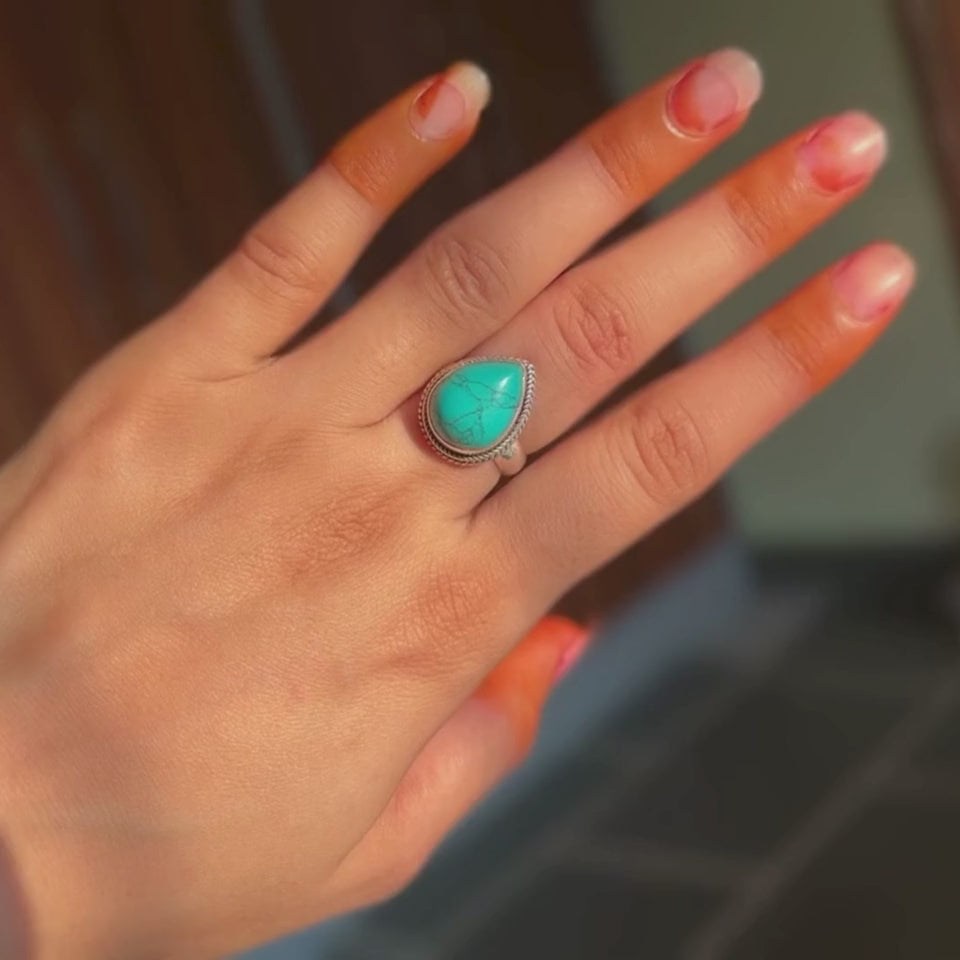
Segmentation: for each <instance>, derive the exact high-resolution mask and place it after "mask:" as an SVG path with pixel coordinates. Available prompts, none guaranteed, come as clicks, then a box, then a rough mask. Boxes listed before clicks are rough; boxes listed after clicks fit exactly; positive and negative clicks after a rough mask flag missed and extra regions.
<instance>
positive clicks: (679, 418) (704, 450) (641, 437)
mask: <svg viewBox="0 0 960 960" xmlns="http://www.w3.org/2000/svg"><path fill="white" fill-rule="evenodd" d="M623 434H624V435H623V437H622V444H623V448H624V449H623V451H622V453H621V459H622V461H623V463H624V465H625V466H626V469H627V471H628V473H629V479H630V481H631V483H632V484H633V485H635V486H636V487H639V488H640V489H641V490H642V491H643V493H644V494H645V495H646V496H647V497H649V498H650V500H651V501H653V502H654V503H656V504H658V505H660V506H671V507H672V506H676V505H677V504H679V503H683V502H685V501H686V499H687V498H689V497H690V496H691V495H692V494H694V493H695V492H697V491H699V490H700V489H701V488H702V487H703V486H704V485H705V484H706V483H707V482H708V480H709V477H710V456H709V449H708V446H707V443H706V439H705V437H704V435H703V431H702V429H701V427H700V425H699V424H698V423H697V421H696V419H695V418H694V417H693V416H692V415H691V413H690V412H689V410H687V409H686V408H685V407H684V406H683V404H681V403H673V404H670V405H666V404H664V403H660V404H657V405H655V406H645V407H642V408H640V409H638V410H636V411H635V412H634V415H633V416H631V417H628V418H627V420H626V428H625V430H624V431H623Z"/></svg>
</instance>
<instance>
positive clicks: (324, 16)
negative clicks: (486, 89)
mask: <svg viewBox="0 0 960 960" xmlns="http://www.w3.org/2000/svg"><path fill="white" fill-rule="evenodd" d="M462 57H473V58H475V59H477V60H478V61H479V62H481V63H483V64H484V65H485V66H486V67H487V68H488V70H489V71H490V73H491V75H492V76H493V78H494V85H495V96H494V101H493V105H492V107H491V109H490V110H489V111H488V113H487V114H486V115H485V117H484V122H483V125H482V128H481V131H480V133H479V135H478V137H477V139H476V141H475V143H473V144H472V145H471V146H470V147H469V148H468V149H467V150H466V151H465V152H464V154H463V155H462V156H461V157H459V158H458V159H457V160H456V161H454V163H453V164H451V166H450V167H449V168H448V169H446V170H445V171H443V172H442V173H441V174H440V175H439V176H438V177H436V178H435V179H434V180H433V181H432V182H431V183H430V184H428V185H427V187H426V188H425V189H424V190H423V191H422V192H421V193H420V194H419V195H418V196H417V197H416V198H415V199H414V201H413V202H411V203H410V204H408V205H407V207H406V208H405V209H404V210H403V211H401V213H400V214H399V215H398V216H397V217H395V218H394V220H393V221H392V222H391V223H390V224H389V225H388V226H387V228H386V229H385V230H384V231H383V233H382V235H381V236H380V237H379V238H378V239H377V241H376V242H375V243H374V245H373V247H372V248H371V250H370V251H369V252H368V254H367V255H366V256H365V257H364V258H363V260H362V261H361V263H360V264H359V266H358V268H357V270H356V271H355V273H354V275H353V276H352V277H351V278H350V281H349V283H348V285H347V287H346V288H345V290H344V291H342V292H341V294H340V296H339V297H338V298H337V301H336V304H335V306H336V307H339V308H342V306H344V305H345V304H347V303H349V302H350V300H351V299H352V298H354V297H356V296H358V295H359V294H361V293H362V292H363V290H365V289H366V288H367V287H368V286H369V285H370V284H371V283H372V282H373V281H374V280H375V279H376V278H377V277H378V276H380V275H381V274H382V273H383V272H384V270H385V269H387V268H388V267H389V266H390V265H391V264H393V263H395V262H396V261H397V260H398V259H399V258H400V257H401V256H403V254H404V253H405V252H406V251H408V250H409V249H410V247H411V246H412V245H413V244H414V243H415V242H416V241H417V240H419V239H420V238H421V237H423V236H424V235H425V234H426V233H427V231H428V230H430V229H431V228H432V227H433V226H435V225H436V224H437V223H439V222H440V221H441V220H442V219H443V218H444V217H446V216H447V215H449V214H450V213H452V212H453V211H454V210H456V209H457V208H458V207H460V206H462V205H463V204H464V203H466V202H469V201H470V200H473V199H475V198H476V197H478V196H480V195H482V194H483V193H484V192H486V191H487V190H489V189H490V188H491V187H494V186H496V185H498V184H499V183H502V182H503V181H504V180H506V179H507V178H508V177H510V176H511V175H512V174H514V173H516V172H518V171H520V170H522V169H523V168H524V167H526V166H527V165H529V164H530V163H531V162H533V161H535V160H536V159H538V158H539V157H542V156H543V155H544V154H546V153H547V152H548V151H549V150H550V149H551V148H553V147H554V146H555V145H557V144H558V143H559V142H561V141H562V140H563V139H565V138H566V137H567V136H569V135H570V134H571V133H573V132H574V131H575V130H576V129H577V128H578V127H579V126H581V125H582V124H583V123H585V122H586V121H587V120H589V119H590V118H591V117H593V116H594V115H595V114H596V113H598V112H599V111H600V110H602V109H603V108H604V107H605V106H606V105H608V103H609V97H608V94H607V92H606V90H605V86H604V83H603V79H602V76H603V74H602V70H601V69H600V66H599V64H598V63H597V62H596V59H595V54H594V50H593V47H592V45H591V43H590V30H589V24H588V23H587V20H586V18H585V16H584V15H583V13H582V12H581V10H580V4H579V3H577V2H576V0H552V2H549V3H547V2H534V0H531V2H525V3H516V2H507V0H450V2H439V0H416V2H415V0H404V2H403V3H385V2H383V0H352V2H351V3H350V4H346V5H341V6H340V7H338V8H333V7H332V6H331V5H330V4H321V3H316V2H313V0H271V2H259V3H257V2H248V0H236V2H223V0H221V2H203V3H198V2H196V0H166V2H164V3H163V4H138V3H124V2H122V0H112V2H103V0H90V2H85V3H76V4H74V3H69V2H66V0H63V2H52V0H45V2H35V3H32V4H25V3H22V2H18V0H17V2H15V0H0V121H2V123H0V130H2V131H3V133H2V134H0V136H2V137H3V138H4V142H3V149H2V150H0V210H2V216H0V337H2V342H3V350H2V351H0V456H2V455H4V454H7V453H9V452H11V451H12V450H14V449H15V448H16V446H17V445H19V444H20V443H21V442H22V441H23V440H24V439H25V438H26V437H27V436H28V435H29V432H30V431H31V430H32V429H33V428H34V427H35V426H36V424H37V423H38V421H39V420H40V419H41V417H42V416H43V414H44V413H45V412H46V410H47V409H48V408H49V407H50V406H51V404H52V403H53V402H54V401H55V400H56V398H57V397H59V396H60V395H61V394H62V392H63V391H64V389H65V388H66V387H67V386H68V385H69V384H70V382H71V381H72V380H73V379H74V378H75V377H76V376H77V375H78V374H79V373H80V372H81V371H82V370H83V369H84V368H85V367H87V366H88V365H89V364H90V363H91V362H92V361H93V360H94V359H95V358H96V357H98V356H100V355H101V354H102V353H104V352H105V351H106V350H107V349H108V348H109V347H110V346H111V345H112V344H114V343H115V342H117V341H118V340H119V339H121V338H122V337H124V336H125V335H127V334H128V333H130V332H131V331H132V330H134V329H136V328H137V327H138V326H140V325H141V324H143V323H145V322H146V321H148V320H149V319H150V318H151V317H152V316H154V315H155V314H156V313H157V312H159V311H160V310H162V309H163V308H165V307H166V306H168V305H169V304H170V303H172V302H173V301H175V300H176V298H177V297H178V296H179V295H180V294H181V293H182V292H183V291H184V290H185V289H186V288H187V287H188V286H189V285H190V284H191V283H192V282H193V281H194V280H195V279H196V278H198V277H199V276H201V275H202V274H203V272H204V271H206V270H207V269H209V267H210V266H211V265H212V264H213V263H214V262H215V261H216V260H217V259H218V258H219V257H221V256H222V255H223V254H224V253H225V252H226V251H227V250H229V248H230V246H231V245H232V244H233V243H234V242H235V240H236V239H237V237H238V236H239V234H240V233H241V231H242V230H243V229H244V227H245V226H246V225H247V224H248V223H250V222H251V221H252V220H253V219H254V217H255V216H256V215H257V214H258V213H260V212H261V211H262V210H263V209H264V208H265V207H266V206H267V205H268V204H269V203H270V202H271V201H273V200H274V199H275V198H277V197H278V196H280V195H281V193H282V192H283V191H284V189H285V188H286V187H287V186H288V185H289V184H290V183H291V182H292V181H293V180H294V179H296V177H297V176H298V175H302V174H303V173H305V172H306V170H307V169H308V168H309V167H310V166H311V165H312V164H313V163H315V162H316V160H317V159H318V158H319V157H321V156H322V154H323V152H324V151H325V149H326V148H327V147H328V146H329V145H330V144H331V143H332V142H333V141H334V139H335V138H336V137H337V136H338V135H339V134H340V133H342V132H343V131H344V130H346V129H347V128H348V127H349V126H350V125H351V124H352V123H354V122H355V121H356V120H358V119H359V118H360V117H362V116H363V115H364V113H366V112H367V111H368V110H370V109H371V108H373V107H374V106H376V105H377V104H378V103H380V102H382V101H383V100H384V99H385V98H387V97H388V96H390V95H391V94H392V93H394V92H395V91H396V90H397V89H399V88H401V87H402V86H404V85H406V84H408V83H410V82H411V81H412V80H414V79H416V78H417V77H419V76H423V75H425V74H428V73H430V72H432V71H435V70H437V69H439V68H441V67H442V66H443V65H445V64H446V63H448V62H450V61H452V60H454V59H458V58H462ZM322 319H323V318H322V317H321V318H319V320H320V321H322ZM674 361H675V355H674V354H673V353H672V351H667V352H665V353H664V354H663V356H662V357H661V358H660V359H659V361H658V362H657V363H656V364H655V365H654V366H653V367H652V368H651V371H654V372H655V371H657V370H663V369H666V368H668V367H669V366H671V365H672V364H673V363H674ZM651 371H648V372H647V373H646V376H649V375H650V372H651ZM722 523H723V511H722V509H721V507H720V505H719V501H718V500H717V498H715V497H710V498H707V499H705V500H704V501H703V502H701V504H700V505H698V507H696V508H695V509H694V510H692V511H689V512H688V513H687V514H686V515H685V516H684V517H683V518H682V519H680V520H678V521H674V522H673V523H671V524H668V525H667V526H666V527H664V528H663V530H662V531H660V532H659V533H658V535H657V536H656V537H655V538H654V539H653V541H647V542H646V543H645V544H644V545H642V546H640V547H638V548H637V549H636V550H635V551H634V552H633V553H632V554H631V555H630V556H628V557H627V558H625V559H624V560H621V561H620V562H618V563H617V564H616V565H615V566H614V567H613V568H611V569H609V570H608V571H606V572H605V573H604V574H603V575H602V576H598V577H594V578H593V579H592V580H591V581H589V582H588V583H587V584H585V585H584V586H583V587H582V588H581V589H580V590H578V591H577V593H576V594H575V595H574V596H573V597H572V598H570V600H569V609H571V610H574V611H576V612H577V613H578V614H580V615H583V616H590V615H594V614H597V613H600V612H603V611H604V610H606V609H609V608H610V606H611V605H614V604H616V603H618V602H619V601H620V600H621V599H622V598H623V596H624V595H626V594H628V593H632V592H633V591H635V590H636V589H637V586H638V584H639V583H641V582H645V581H647V580H649V579H650V578H651V577H655V576H656V575H657V574H658V573H660V572H662V571H664V570H666V569H669V567H670V566H671V565H672V564H673V563H675V562H676V561H677V560H679V559H681V558H682V557H683V556H686V555H688V554H689V552H690V551H691V550H692V549H694V548H695V547H696V546H697V545H699V544H701V543H703V542H704V541H705V540H707V539H709V538H710V537H711V536H713V535H715V533H716V531H717V530H718V529H719V528H720V527H721V526H722Z"/></svg>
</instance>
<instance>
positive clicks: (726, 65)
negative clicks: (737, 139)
mask: <svg viewBox="0 0 960 960" xmlns="http://www.w3.org/2000/svg"><path fill="white" fill-rule="evenodd" d="M706 62H707V63H708V64H709V65H710V66H711V67H714V68H715V69H717V70H719V71H720V72H721V73H722V74H724V76H726V77H727V79H728V80H729V81H730V82H731V83H732V84H733V86H734V88H735V89H736V91H737V108H738V110H749V109H750V107H752V106H753V105H754V104H755V103H756V102H757V101H758V100H759V99H760V94H761V93H762V92H763V68H762V67H761V66H760V64H759V62H758V61H757V59H756V58H755V57H753V56H751V55H750V54H749V53H747V51H746V50H741V49H740V48H739V47H727V48H725V49H723V50H718V51H717V52H716V53H712V54H710V56H708V57H707V59H706Z"/></svg>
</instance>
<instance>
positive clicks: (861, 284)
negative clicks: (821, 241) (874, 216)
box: [833, 243, 916, 323]
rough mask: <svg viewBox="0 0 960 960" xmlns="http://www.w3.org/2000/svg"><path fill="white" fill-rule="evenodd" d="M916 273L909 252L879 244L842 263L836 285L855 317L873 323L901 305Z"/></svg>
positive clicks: (836, 274) (841, 297)
mask: <svg viewBox="0 0 960 960" xmlns="http://www.w3.org/2000/svg"><path fill="white" fill-rule="evenodd" d="M915 276H916V266H915V265H914V262H913V259H912V258H911V257H910V256H909V254H907V253H905V252H904V251H903V250H901V249H900V248H899V247H895V246H893V245H892V244H888V243H878V244H875V245H874V246H872V247H867V248H866V250H861V251H860V252H859V253H855V254H853V256H851V257H848V258H847V259H846V260H844V261H843V262H842V263H841V264H839V265H838V266H837V269H836V272H835V273H834V275H833V287H834V290H835V291H836V294H837V297H838V298H839V300H840V302H841V304H842V305H843V306H844V307H845V308H846V311H847V313H848V314H849V316H850V317H851V318H852V319H854V320H857V321H859V322H860V323H870V322H871V321H874V320H880V319H882V318H883V317H885V316H887V315H888V314H889V313H890V312H891V311H893V310H895V309H896V308H897V307H898V306H900V304H901V303H902V302H903V300H904V299H905V298H906V296H907V294H908V293H909V292H910V288H911V287H912V286H913V281H914V278H915Z"/></svg>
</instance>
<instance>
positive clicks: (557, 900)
mask: <svg viewBox="0 0 960 960" xmlns="http://www.w3.org/2000/svg"><path fill="white" fill-rule="evenodd" d="M716 904H717V898H716V896H715V895H714V894H711V893H706V892H704V891H701V890H696V889H691V888H689V887H680V886H673V887H670V886H666V885H664V884H651V883H641V882H638V881H634V880H630V879H628V878H624V877H615V876H610V875H609V874H607V873H599V872H592V871H589V870H587V869H583V868H579V869H573V868H564V867H554V868H552V869H549V870H548V871H547V872H545V873H544V875H543V876H541V877H540V878H538V880H537V881H536V883H535V884H534V885H533V886H532V887H531V888H530V889H529V890H527V891H526V892H525V893H524V895H523V896H522V897H520V898H519V899H517V900H516V901H515V902H514V903H513V904H511V906H510V907H509V908H508V910H506V911H505V912H504V913H503V914H501V915H498V916H497V917H496V918H495V919H494V920H493V921H492V922H491V923H490V924H489V926H488V927H487V928H486V930H485V931H484V932H483V933H482V934H480V935H479V936H478V937H475V938H473V939H472V941H471V942H470V943H469V944H468V945H467V946H466V947H464V948H463V949H462V950H460V951H458V952H457V953H456V954H455V955H454V960H491V958H494V957H498V958H499V957H517V958H520V957H522V958H524V960H528V958H529V960H532V958H540V957H542V958H544V960H546V958H549V960H585V958H594V957H596V958H600V957H602V958H604V960H638V958H641V957H650V958H654V957H656V958H657V960H663V958H666V957H673V956H675V955H676V953H677V950H678V949H679V947H680V945H681V944H682V943H683V941H684V939H685V938H686V936H687V933H688V932H689V931H690V930H691V929H693V928H694V927H696V925H697V924H698V923H700V921H701V920H703V919H704V917H706V916H707V914H708V913H709V911H710V910H711V909H713V908H714V907H715V906H716Z"/></svg>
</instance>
